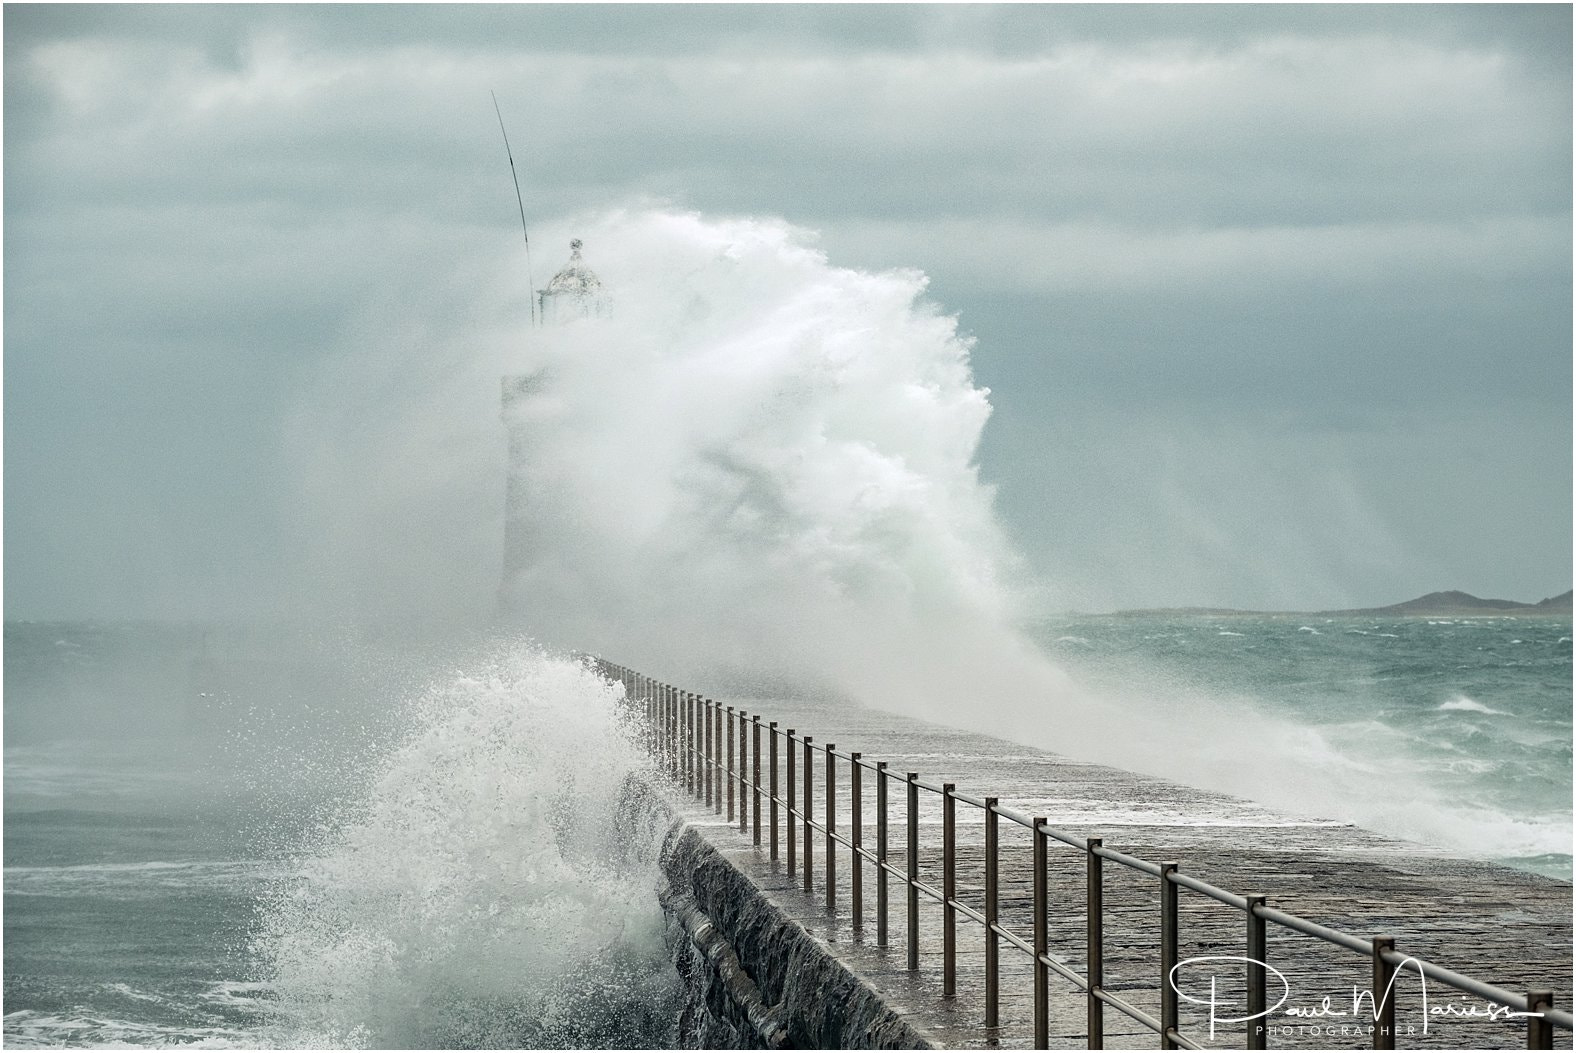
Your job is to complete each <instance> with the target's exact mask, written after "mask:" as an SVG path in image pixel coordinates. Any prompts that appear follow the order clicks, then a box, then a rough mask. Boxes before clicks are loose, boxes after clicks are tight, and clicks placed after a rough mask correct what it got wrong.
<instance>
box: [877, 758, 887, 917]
mask: <svg viewBox="0 0 1576 1053" xmlns="http://www.w3.org/2000/svg"><path fill="white" fill-rule="evenodd" d="M886 945H887V762H886V761H876V946H877V947H885V946H886Z"/></svg>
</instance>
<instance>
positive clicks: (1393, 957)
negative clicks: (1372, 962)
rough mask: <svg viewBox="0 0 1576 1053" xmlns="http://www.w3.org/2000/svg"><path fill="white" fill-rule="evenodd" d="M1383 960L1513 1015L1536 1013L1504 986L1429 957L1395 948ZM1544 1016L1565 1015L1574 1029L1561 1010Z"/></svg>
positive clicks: (1520, 997) (1525, 999) (1568, 1016)
mask: <svg viewBox="0 0 1576 1053" xmlns="http://www.w3.org/2000/svg"><path fill="white" fill-rule="evenodd" d="M1381 957H1383V958H1384V960H1385V961H1387V962H1389V963H1390V964H1391V965H1393V966H1395V967H1396V968H1398V969H1399V968H1403V967H1409V968H1411V969H1413V970H1414V971H1416V972H1417V973H1419V974H1421V975H1423V976H1426V977H1428V978H1429V979H1430V980H1438V981H1439V982H1440V983H1442V984H1447V985H1449V986H1451V987H1454V988H1455V989H1456V990H1458V991H1462V992H1464V993H1466V994H1470V995H1477V996H1478V997H1479V998H1482V999H1485V1000H1487V1001H1490V1002H1498V1003H1500V1004H1501V1005H1503V1006H1505V1007H1506V1008H1507V1009H1510V1010H1511V1011H1512V1012H1517V1013H1527V1012H1530V1011H1531V1010H1532V1007H1531V1006H1530V1005H1528V1004H1527V996H1526V995H1524V994H1516V993H1515V992H1513V991H1507V990H1505V989H1504V988H1502V987H1495V986H1494V985H1493V984H1488V983H1484V982H1483V981H1481V980H1474V979H1473V978H1472V977H1470V976H1463V975H1462V974H1461V973H1458V972H1455V971H1454V970H1452V969H1446V968H1445V967H1444V966H1442V965H1436V964H1434V963H1433V962H1431V961H1429V960H1428V959H1426V958H1419V957H1418V956H1417V955H1415V954H1405V953H1403V952H1401V951H1398V950H1395V949H1394V948H1391V949H1388V950H1385V951H1383V952H1381ZM1543 1016H1544V1019H1546V1020H1551V1021H1554V1022H1555V1023H1559V1022H1560V1021H1559V1019H1558V1018H1559V1017H1561V1016H1564V1017H1565V1018H1566V1020H1565V1023H1564V1025H1563V1026H1565V1027H1570V1026H1571V1021H1570V1014H1569V1013H1565V1012H1562V1011H1560V1010H1558V1009H1554V1010H1545V1011H1544V1014H1543Z"/></svg>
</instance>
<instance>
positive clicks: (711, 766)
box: [702, 698, 717, 808]
mask: <svg viewBox="0 0 1576 1053" xmlns="http://www.w3.org/2000/svg"><path fill="white" fill-rule="evenodd" d="M714 709H715V707H714V706H713V705H712V704H711V699H709V698H708V699H706V702H705V716H706V719H705V720H704V721H703V722H702V723H703V725H704V726H705V729H706V736H705V737H706V741H705V754H706V766H705V773H704V775H705V778H704V780H703V781H704V782H705V783H706V807H707V808H712V807H713V803H714V802H715V801H716V796H715V795H714V794H713V793H712V792H711V791H712V776H713V775H714V774H715V773H716V771H717V757H716V753H715V752H714V750H713V748H712V747H713V744H714V742H715V740H716V736H714V735H713V734H712V728H711V724H712V717H713V715H714Z"/></svg>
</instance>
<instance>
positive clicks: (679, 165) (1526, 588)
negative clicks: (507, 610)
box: [4, 5, 1572, 616]
mask: <svg viewBox="0 0 1576 1053" xmlns="http://www.w3.org/2000/svg"><path fill="white" fill-rule="evenodd" d="M4 17H5V28H6V34H5V51H6V54H5V58H6V68H5V76H6V87H5V118H6V124H5V147H6V152H5V157H6V161H5V167H6V173H5V174H6V184H7V193H6V200H5V219H6V232H5V253H6V275H7V282H6V289H5V292H6V303H5V311H6V323H7V338H8V340H7V347H6V352H7V353H6V367H7V369H6V380H7V382H8V383H7V399H6V405H5V418H6V419H5V428H6V439H7V440H8V453H7V457H6V473H7V479H6V482H7V484H8V485H7V496H8V497H9V498H10V500H9V501H8V503H7V509H6V511H7V515H6V540H7V542H8V545H7V557H6V570H7V572H8V576H9V586H10V587H9V589H8V592H7V597H6V602H7V611H8V614H10V615H12V616H42V615H48V614H58V615H80V614H98V615H116V614H120V615H135V614H147V613H161V614H166V615H168V614H170V613H172V612H181V611H190V612H192V613H194V614H197V615H202V614H210V613H224V612H230V613H255V612H257V611H262V610H272V609H276V608H277V609H289V608H291V607H292V606H293V605H296V604H301V603H306V604H308V605H313V604H316V603H318V602H319V598H318V597H317V595H316V593H315V592H313V590H314V589H316V588H318V587H319V586H321V584H322V582H323V580H324V579H325V578H332V577H333V574H332V573H325V572H324V571H323V569H322V568H323V567H324V566H333V565H336V564H337V561H338V560H339V559H340V558H341V556H343V553H344V551H346V550H350V549H354V548H356V547H357V546H356V544H355V541H354V539H355V538H356V537H358V536H365V532H366V531H369V530H374V529H375V530H378V531H383V532H384V533H383V534H379V535H378V536H380V537H385V538H386V540H387V543H388V545H389V547H390V548H391V549H397V548H399V547H400V545H401V544H402V543H406V542H409V541H410V539H411V537H413V536H416V535H420V537H422V538H431V537H445V536H447V537H456V536H457V537H458V538H460V539H461V540H460V541H459V542H456V543H455V544H454V545H453V546H452V548H453V551H452V554H451V555H450V556H449V557H448V558H447V560H446V561H445V562H444V563H443V564H442V565H439V566H429V567H422V568H414V569H410V570H408V571H402V572H401V574H399V575H396V576H395V577H397V578H398V580H399V581H400V582H404V583H405V584H404V585H401V586H399V587H396V588H393V589H392V592H391V594H390V595H387V596H385V595H384V594H383V592H380V591H378V590H373V591H374V593H375V594H376V599H375V601H373V602H374V603H375V605H377V606H379V607H386V606H388V605H389V604H394V605H396V606H397V605H398V604H399V603H401V602H404V603H407V604H411V605H414V604H419V603H424V602H429V598H430V593H431V592H432V590H433V582H432V580H429V579H438V580H441V582H443V583H444V585H443V586H442V588H440V589H438V591H440V592H444V591H446V593H447V594H448V596H449V601H450V604H451V606H454V607H464V606H466V605H467V604H472V605H475V604H478V603H484V601H485V596H486V594H487V593H488V590H489V588H490V584H489V574H490V573H492V570H490V569H489V568H491V567H495V561H496V555H495V554H490V553H488V552H487V551H486V549H487V545H488V544H489V543H490V541H489V539H490V538H491V537H492V534H493V532H494V531H495V528H496V526H497V523H496V520H495V518H493V519H488V518H487V517H486V516H485V515H484V516H481V517H479V518H478V517H477V516H475V515H471V516H469V518H468V520H467V526H466V527H465V529H464V530H462V531H460V532H459V533H458V534H457V535H456V533H455V531H454V530H453V529H452V527H453V523H454V521H455V520H456V519H457V518H459V512H458V511H456V509H457V508H465V509H473V508H475V507H479V506H483V507H484V506H486V502H487V500H488V496H489V493H490V491H488V489H487V486H488V484H487V483H485V481H484V480H485V479H486V478H487V476H486V472H487V471H495V470H497V468H498V464H497V463H494V462H485V463H482V464H480V465H479V467H477V468H475V470H473V471H471V472H469V473H468V474H467V473H466V472H463V471H461V472H459V473H458V475H455V473H452V472H447V471H438V470H437V469H434V468H432V467H431V466H428V470H430V471H433V472H434V474H435V476H441V477H443V478H444V479H450V477H451V476H453V477H455V478H460V479H461V481H458V482H455V481H452V480H451V481H449V482H443V483H441V484H440V483H434V485H436V486H439V492H440V493H441V496H442V498H443V500H442V501H436V502H433V501H429V502H428V505H432V506H434V507H426V506H424V507H425V508H426V510H425V511H421V512H420V513H419V514H418V513H416V512H414V511H413V504H412V503H410V502H407V503H398V502H396V503H395V504H394V505H392V506H390V505H385V504H379V503H378V502H377V500H374V498H377V497H378V494H372V493H371V491H370V490H369V491H368V492H369V494H371V496H369V498H368V501H369V504H368V506H367V507H368V512H367V517H355V516H353V517H350V518H349V519H348V520H347V519H345V517H343V516H327V517H325V516H324V515H323V514H321V510H322V508H323V507H324V506H323V502H324V501H325V500H326V499H327V496H332V494H333V493H334V492H335V491H336V488H339V489H342V488H343V487H342V486H341V484H340V483H336V482H335V478H336V477H334V476H332V475H328V476H324V477H320V478H319V477H314V478H311V479H307V478H305V477H304V475H303V465H307V466H308V467H309V468H310V469H311V470H312V471H316V470H317V469H319V468H321V467H322V466H323V465H324V464H325V463H332V462H333V461H334V458H335V457H340V456H344V457H349V454H347V453H345V451H347V450H362V451H366V455H367V456H368V457H371V456H372V454H371V452H370V451H372V450H374V449H376V448H378V447H379V444H380V443H384V444H386V443H388V442H389V441H391V437H390V436H389V435H388V434H387V431H386V429H387V428H388V427H389V421H390V420H392V419H394V418H393V417H392V416H391V411H390V409H389V407H390V406H396V407H399V409H400V410H401V412H404V411H407V410H409V409H410V408H411V407H422V412H424V413H425V412H429V410H430V412H431V413H432V414H433V418H434V421H435V426H437V427H439V434H445V433H444V432H443V431H442V428H443V427H446V426H447V425H441V422H439V420H438V419H439V418H440V417H441V416H442V412H443V411H445V409H447V410H448V411H452V413H453V414H454V415H456V416H465V417H466V418H467V423H465V424H464V427H465V428H469V429H470V430H469V431H463V429H462V431H463V434H464V435H465V436H466V437H467V438H466V442H469V443H471V444H473V445H466V442H461V441H460V439H458V438H454V440H453V441H454V443H455V444H456V445H455V446H454V450H455V451H461V450H470V449H472V448H473V446H474V444H475V443H481V442H483V441H484V440H485V441H490V440H488V439H487V436H488V433H486V432H485V431H484V428H485V427H486V426H488V422H487V421H485V420H482V416H483V413H484V411H485V410H486V404H485V399H486V398H490V397H495V392H493V391H490V390H488V389H487V388H486V382H487V374H486V370H485V368H484V363H481V362H480V361H467V360H466V359H465V358H464V356H463V354H462V353H461V352H460V351H459V350H458V349H451V350H450V351H447V352H445V351H437V350H429V351H424V350H423V348H424V347H425V348H428V349H430V348H433V347H437V346H439V345H443V346H448V343H449V342H452V340H453V334H455V333H456V332H460V331H462V330H464V328H465V327H466V326H467V325H471V324H473V323H474V322H475V320H476V317H477V313H478V312H482V313H484V314H486V313H487V312H492V314H490V315H488V316H487V317H486V319H485V322H486V324H487V325H493V326H500V327H506V326H507V325H508V324H511V317H512V320H513V324H518V323H519V317H518V316H519V313H520V311H521V310H523V304H522V301H523V299H524V296H523V291H522V290H521V289H520V288H519V287H518V286H519V285H520V284H521V283H520V282H519V281H518V279H517V276H515V275H513V274H505V273H504V272H503V268H504V267H505V266H513V265H514V264H515V262H516V260H515V256H514V255H513V254H514V253H515V252H516V249H517V247H518V243H519V242H518V237H519V231H518V229H517V227H516V226H515V225H514V224H515V221H516V216H515V213H514V200H513V190H512V188H511V187H510V186H509V183H508V173H507V168H506V164H505V162H504V160H503V157H502V145H501V143H500V141H499V139H498V136H497V131H498V129H497V125H496V120H495V117H494V114H493V112H492V106H491V101H490V99H489V97H488V93H489V91H496V93H497V96H498V98H499V100H500V103H501V104H502V106H503V110H504V114H505V116H506V118H507V119H508V122H509V126H510V132H511V135H512V136H513V138H514V142H515V147H516V155H517V160H518V161H519V163H520V172H521V177H522V182H523V185H524V188H525V193H526V199H527V201H526V204H527V210H528V213H529V215H530V217H531V219H532V221H533V223H535V224H539V225H541V229H543V230H547V229H552V230H557V229H559V228H560V227H562V226H563V222H564V219H565V217H568V216H572V215H576V214H581V213H585V212H589V211H594V210H597V209H601V208H604V207H607V206H610V205H619V204H625V203H629V202H634V201H663V202H671V203H673V204H675V205H677V206H679V207H685V208H695V209H698V210H701V211H706V212H720V213H731V214H761V215H781V216H784V217H786V218H787V219H788V220H790V221H791V222H793V223H795V224H798V225H801V226H804V227H808V228H810V229H813V230H816V231H818V232H819V233H820V237H821V244H822V246H823V247H824V248H825V250H826V251H827V252H828V254H829V255H830V257H831V258H832V260H833V262H835V263H839V264H845V265H849V266H858V267H866V268H875V269H884V268H892V267H915V268H919V269H921V270H923V271H925V272H926V273H927V274H928V275H930V277H931V286H930V293H931V295H932V296H933V297H934V299H935V300H936V301H937V302H938V303H939V304H940V305H941V306H942V307H943V309H945V310H947V311H952V312H957V313H958V315H959V317H960V320H961V324H962V327H963V328H964V329H965V330H966V331H968V332H970V333H972V334H973V335H974V336H975V337H976V338H977V346H976V350H975V361H974V365H975V369H976V372H977V375H978V376H979V378H980V380H981V382H982V383H985V384H987V385H989V386H990V387H991V388H992V401H993V403H994V404H995V406H996V413H995V416H994V418H993V420H992V423H991V425H990V427H989V428H988V430H987V433H986V439H985V444H984V447H983V448H982V450H981V461H982V468H983V471H984V473H985V475H986V477H987V478H988V479H990V480H991V481H992V482H994V483H996V484H997V486H998V494H999V497H998V505H999V508H1000V510H1001V512H1002V514H1003V516H1004V518H1005V520H1006V524H1007V526H1008V528H1009V530H1010V532H1011V533H1012V534H1013V535H1014V536H1015V538H1016V539H1017V541H1018V543H1019V545H1020V547H1021V548H1022V549H1023V551H1024V552H1025V554H1026V556H1027V557H1028V560H1029V563H1030V564H1031V565H1033V566H1034V567H1036V568H1037V569H1038V570H1039V571H1040V573H1041V574H1042V575H1043V577H1044V580H1045V583H1046V585H1045V590H1046V594H1047V597H1048V602H1052V603H1059V604H1078V605H1083V606H1091V607H1108V606H1121V605H1138V604H1163V603H1205V604H1207V603H1221V604H1238V605H1243V606H1297V607H1308V606H1344V605H1349V604H1356V603H1370V602H1371V603H1381V602H1387V601H1390V600H1398V599H1401V598H1404V597H1405V596H1406V595H1410V594H1413V593H1419V592H1423V591H1428V590H1430V589H1435V588H1451V587H1460V588H1466V589H1469V590H1473V591H1478V592H1487V593H1502V594H1509V595H1512V596H1515V597H1518V598H1525V599H1536V598H1539V597H1541V596H1542V595H1544V594H1546V593H1548V592H1550V591H1559V590H1561V589H1563V588H1565V587H1568V585H1569V578H1570V573H1571V571H1570V533H1571V529H1570V523H1571V520H1570V504H1571V500H1570V499H1571V488H1570V483H1571V480H1570V426H1571V416H1570V401H1569V398H1570V389H1571V277H1572V276H1571V214H1570V196H1571V146H1572V143H1571V68H1570V48H1569V44H1570V37H1571V14H1570V11H1569V9H1568V8H1565V7H1561V6H1547V5H1527V6H1485V5H1467V6H1448V7H1429V6H1413V5H1404V6H1375V7H1363V6H1350V5H1339V6H1320V5H1311V6H1290V5H1267V6H1263V7H1260V6H1245V5H1222V6H1208V7H1192V6H1185V5H1160V6H1147V5H1135V6H1107V5H1101V6H1090V7H1083V6H1075V5H1048V6H1037V5H1036V6H1031V5H1006V6H999V7H998V6H984V5H966V6H947V5H940V6H916V7H909V6H898V5H872V6H852V7H840V6H821V5H806V6H776V5H773V6H758V7H757V6H728V5H723V6H705V7H667V6H660V5H634V6H629V7H625V6H608V5H585V6H573V5H568V6H537V5H524V6H515V5H497V6H480V7H472V6H395V7H383V6H372V5H367V6H362V5H353V6H343V7H339V6H307V5H302V6H294V5H281V6H267V7H251V6H239V5H238V6H213V7H205V6H198V7H179V8H163V7H153V6H142V5H109V6H53V5H40V6H31V5H8V6H7V8H6V11H5V16H4ZM538 240H540V239H538ZM538 251H539V253H540V254H541V258H539V259H537V261H536V267H537V270H538V274H537V277H538V278H539V279H540V278H541V277H543V276H544V274H545V273H546V272H547V271H548V269H549V268H550V267H551V266H554V265H555V264H556V262H557V259H558V255H559V253H561V251H562V250H561V249H560V248H559V247H558V246H557V245H556V244H552V245H548V246H546V247H545V248H540V249H539V250H538ZM511 283H512V284H511ZM511 303H512V304H513V310H514V314H513V315H512V316H509V315H507V311H508V310H509V308H507V307H506V306H500V305H508V304H511ZM499 312H503V313H502V314H500V313H499ZM424 342H425V343H424ZM373 350H376V351H378V353H379V354H381V355H382V356H383V357H382V358H381V359H380V358H378V357H377V355H374V354H372V351H373ZM377 362H381V363H382V366H378V365H376V364H375V363H377ZM380 368H381V369H383V370H385V371H386V374H380V372H379V369H380ZM396 374H397V375H396ZM424 392H425V393H429V394H432V393H448V395H449V396H451V397H452V399H453V401H452V402H450V403H443V402H442V401H441V399H438V398H437V396H436V394H434V397H433V399H430V400H424V395H423V393H424ZM429 403H430V406H429ZM336 406H337V407H338V408H339V411H340V413H341V416H340V417H339V418H338V419H336V420H335V421H334V422H333V424H332V426H328V425H325V424H323V420H324V419H325V418H324V415H325V414H331V413H332V412H334V409H333V408H334V407H336ZM478 407H481V409H480V410H479V409H478ZM473 418H474V419H473ZM303 422H311V426H310V427H308V428H307V431H306V433H305V434H303V432H302V427H303ZM325 451H328V452H325ZM403 456H404V458H405V461H406V463H407V464H408V461H409V459H410V458H411V457H414V456H416V452H415V451H413V450H405V452H404V454H403ZM454 456H455V457H456V458H459V457H460V456H461V455H460V454H459V453H458V452H456V453H455V454H454ZM498 456H499V457H501V454H498ZM368 463H370V462H368V461H362V462H358V465H359V467H358V468H355V469H352V468H349V467H347V468H346V469H345V473H346V477H354V478H356V479H357V480H359V481H360V483H359V485H364V486H366V487H369V488H370V487H374V486H382V487H385V488H394V487H395V485H396V484H395V483H394V481H393V480H392V478H389V477H385V475H383V474H381V472H380V471H367V470H364V469H365V467H366V465H367V464H368ZM444 487H447V489H444ZM380 493H381V491H380ZM424 493H425V495H426V496H427V497H429V498H430V497H432V495H433V491H431V490H428V491H425V492H424ZM325 495H327V496H325ZM414 500H415V499H414V498H411V502H414ZM445 502H447V503H445ZM389 507H395V508H398V509H399V510H400V511H401V513H402V514H401V515H399V516H394V517H392V518H394V519H397V520H399V521H400V522H398V523H394V524H390V523H388V522H386V521H385V520H386V519H388V518H390V517H386V516H378V515H376V514H375V512H376V510H386V509H387V508H389ZM435 509H436V510H435ZM444 509H447V511H445V510H444ZM1446 509H1448V510H1449V511H1448V514H1447V513H1446V511H1445V510H1446ZM488 514H489V515H493V516H494V517H495V515H496V510H494V511H493V512H491V513H488ZM367 518H372V519H377V520H378V522H376V523H369V522H367ZM330 519H331V520H333V521H334V524H336V525H335V526H334V528H332V529H330V528H329V527H327V526H325V523H326V522H327V520H330ZM402 530H403V531H405V533H403V534H402V533H401V532H400V531H402ZM336 534H342V535H343V540H341V541H340V542H337V543H336V544H337V545H338V546H339V547H338V548H336V549H335V552H336V553H338V555H328V556H324V555H322V554H321V553H318V554H317V555H315V556H314V555H312V553H313V552H314V551H315V550H316V549H318V548H320V547H321V542H322V541H323V539H324V537H327V536H334V535H336ZM363 547H366V546H363ZM344 558H349V557H344ZM314 561H315V562H314ZM406 586H408V587H406ZM347 589H348V590H349V591H350V592H356V589H355V588H351V587H349V586H347ZM307 597H312V598H311V599H307ZM365 599H366V597H365V596H364V595H363V596H361V599H359V600H356V599H352V600H350V601H347V602H352V603H358V602H363V601H365ZM325 602H326V601H325Z"/></svg>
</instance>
